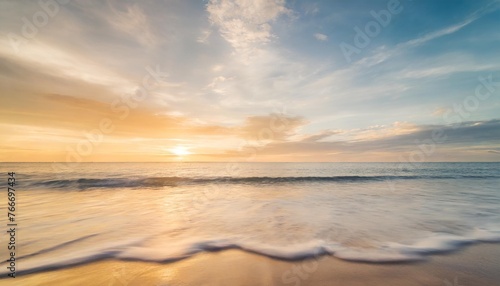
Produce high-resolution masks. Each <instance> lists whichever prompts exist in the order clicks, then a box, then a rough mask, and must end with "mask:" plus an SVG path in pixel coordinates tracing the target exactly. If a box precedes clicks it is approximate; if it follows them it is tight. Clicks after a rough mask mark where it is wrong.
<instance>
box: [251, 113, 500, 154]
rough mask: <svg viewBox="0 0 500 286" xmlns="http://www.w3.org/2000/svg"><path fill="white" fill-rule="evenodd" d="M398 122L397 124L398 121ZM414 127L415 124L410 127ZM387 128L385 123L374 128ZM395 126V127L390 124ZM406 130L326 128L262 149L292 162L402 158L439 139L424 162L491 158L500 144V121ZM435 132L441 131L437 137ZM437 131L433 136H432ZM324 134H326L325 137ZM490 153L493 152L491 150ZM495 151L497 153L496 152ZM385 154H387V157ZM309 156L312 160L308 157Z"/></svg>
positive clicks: (426, 126)
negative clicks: (363, 132) (369, 132)
mask: <svg viewBox="0 0 500 286" xmlns="http://www.w3.org/2000/svg"><path fill="white" fill-rule="evenodd" d="M395 125H398V124H395ZM411 126H413V127H411ZM374 128H375V129H377V128H378V129H384V127H383V126H379V127H374ZM387 128H389V129H393V127H387ZM402 129H405V130H406V131H405V132H403V133H398V132H396V133H394V132H384V133H385V136H377V137H373V138H371V137H369V136H368V137H365V138H364V139H363V140H359V139H355V137H356V134H357V133H358V132H359V131H358V130H345V131H343V132H336V131H325V132H324V133H323V134H321V133H320V134H316V135H311V136H309V137H306V138H303V139H301V140H296V141H280V142H271V143H269V144H267V145H266V146H264V147H263V148H262V150H260V151H259V155H260V157H261V159H262V160H264V161H265V160H267V159H269V158H278V157H279V158H288V159H287V160H289V161H294V160H296V159H297V160H298V161H300V160H305V161H317V160H318V159H320V161H323V160H334V161H335V160H340V161H370V160H373V159H375V160H377V161H399V159H398V156H405V155H406V156H408V154H410V153H411V152H421V149H420V145H421V144H429V142H432V141H430V140H432V138H440V140H438V141H437V143H435V144H434V146H433V147H432V146H430V145H427V146H426V148H432V150H433V151H432V153H431V154H428V155H426V156H424V157H425V158H424V159H425V161H440V160H451V161H453V160H456V158H467V156H469V157H470V158H469V160H474V158H475V160H476V161H488V160H491V158H490V157H488V156H487V154H488V153H487V152H485V150H484V149H483V147H485V148H490V149H487V150H490V151H492V149H491V147H495V146H498V144H500V120H488V121H470V122H463V123H462V124H460V125H454V126H448V125H420V126H417V125H413V124H408V125H407V126H406V127H403V128H402ZM436 132H440V133H439V135H438V136H436ZM346 133H347V134H348V133H353V134H351V138H349V136H347V137H344V138H336V139H335V140H330V141H320V139H323V138H325V137H327V135H330V134H342V135H343V136H344V135H346ZM433 133H434V135H433ZM323 135H324V136H323ZM490 153H491V152H490ZM494 153H496V152H494ZM384 156H385V157H384ZM307 157H309V159H307Z"/></svg>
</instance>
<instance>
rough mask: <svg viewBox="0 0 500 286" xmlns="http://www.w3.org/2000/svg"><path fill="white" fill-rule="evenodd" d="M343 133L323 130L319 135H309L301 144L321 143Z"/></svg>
mask: <svg viewBox="0 0 500 286" xmlns="http://www.w3.org/2000/svg"><path fill="white" fill-rule="evenodd" d="M342 133H343V131H342V130H323V131H321V132H319V133H316V134H314V135H308V136H306V137H304V138H303V139H302V140H301V142H318V141H321V140H323V139H327V138H329V137H331V136H333V135H336V134H342Z"/></svg>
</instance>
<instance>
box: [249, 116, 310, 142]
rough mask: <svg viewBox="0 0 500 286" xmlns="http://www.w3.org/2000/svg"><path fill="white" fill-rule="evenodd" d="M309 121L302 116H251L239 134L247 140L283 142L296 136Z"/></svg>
mask: <svg viewBox="0 0 500 286" xmlns="http://www.w3.org/2000/svg"><path fill="white" fill-rule="evenodd" d="M306 123H307V121H306V120H305V119H304V118H302V117H300V116H286V115H282V114H270V115H265V116H250V117H247V118H246V119H245V122H244V124H243V126H242V127H240V128H239V134H240V136H242V137H243V138H245V139H249V140H256V141H265V140H270V141H283V140H287V139H288V138H289V137H290V136H292V135H294V134H295V133H296V132H297V130H298V128H300V127H301V126H303V125H305V124H306Z"/></svg>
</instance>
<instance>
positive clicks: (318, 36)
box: [314, 33, 328, 42]
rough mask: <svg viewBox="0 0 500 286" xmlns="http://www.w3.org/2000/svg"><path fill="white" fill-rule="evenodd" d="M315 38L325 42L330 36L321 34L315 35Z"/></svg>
mask: <svg viewBox="0 0 500 286" xmlns="http://www.w3.org/2000/svg"><path fill="white" fill-rule="evenodd" d="M314 37H315V38H316V40H318V41H321V42H325V41H327V40H328V36H327V35H325V34H321V33H316V34H314Z"/></svg>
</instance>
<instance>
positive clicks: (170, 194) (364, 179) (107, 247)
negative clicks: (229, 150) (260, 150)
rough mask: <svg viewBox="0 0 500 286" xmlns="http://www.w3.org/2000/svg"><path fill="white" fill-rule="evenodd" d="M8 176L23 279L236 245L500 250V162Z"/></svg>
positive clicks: (61, 170)
mask: <svg viewBox="0 0 500 286" xmlns="http://www.w3.org/2000/svg"><path fill="white" fill-rule="evenodd" d="M0 170H1V171H2V174H3V175H2V176H1V177H3V179H2V178H1V177H0V181H4V189H5V191H4V192H2V194H1V197H0V217H2V221H1V225H2V228H4V229H5V231H7V230H8V227H7V224H8V223H9V221H8V220H7V219H8V214H7V213H8V212H9V210H8V209H7V208H8V202H9V201H8V198H7V188H8V185H7V182H8V172H15V178H16V185H15V187H14V189H15V193H16V196H15V197H16V200H15V203H16V208H15V218H16V219H15V223H16V226H15V227H16V251H15V252H16V253H15V256H16V261H17V275H21V274H26V273H33V272H42V271H47V270H51V269H57V268H60V267H68V266H72V265H77V264H79V265H80V264H87V263H92V262H95V261H97V260H102V259H116V260H134V261H147V262H160V263H167V262H172V261H177V260H181V259H188V258H189V257H191V256H194V255H197V254H199V253H202V252H213V251H224V250H226V249H239V250H241V251H246V252H251V253H256V254H259V255H263V256H267V257H271V258H274V259H282V260H301V259H314V258H318V257H321V256H325V255H329V256H333V257H336V258H338V259H342V260H347V261H352V262H359V263H399V262H401V263H404V262H412V261H425V260H429V259H432V257H433V256H434V255H439V254H445V253H451V252H454V251H457V250H460V249H462V248H464V247H467V246H469V245H472V244H480V243H498V242H500V163H414V164H409V163H238V162H232V163H189V162H178V163H72V164H63V163H56V164H54V163H2V164H1V167H0ZM5 231H4V233H5ZM2 237H4V238H5V237H6V236H5V235H4V236H2ZM2 241H3V244H5V245H2V246H0V247H1V248H2V249H3V250H2V252H1V253H3V254H4V256H6V257H5V258H6V259H8V257H7V254H8V251H7V243H8V241H7V240H6V239H2ZM1 260H2V261H3V262H2V263H0V275H2V276H3V277H5V276H6V275H7V274H8V273H9V270H8V268H7V267H8V262H6V261H5V259H3V258H2V259H1Z"/></svg>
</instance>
